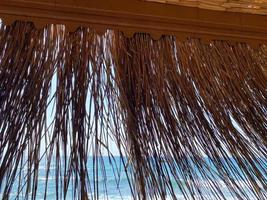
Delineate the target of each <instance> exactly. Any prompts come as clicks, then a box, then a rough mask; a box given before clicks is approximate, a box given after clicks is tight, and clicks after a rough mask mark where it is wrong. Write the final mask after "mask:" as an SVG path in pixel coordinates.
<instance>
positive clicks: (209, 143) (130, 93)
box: [0, 22, 267, 200]
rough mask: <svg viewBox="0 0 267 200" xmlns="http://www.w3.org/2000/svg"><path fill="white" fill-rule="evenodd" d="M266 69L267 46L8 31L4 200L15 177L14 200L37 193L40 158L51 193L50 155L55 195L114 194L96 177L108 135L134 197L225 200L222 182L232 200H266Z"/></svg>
mask: <svg viewBox="0 0 267 200" xmlns="http://www.w3.org/2000/svg"><path fill="white" fill-rule="evenodd" d="M266 66H267V48H266V47H265V46H262V47H261V48H259V49H257V50H254V49H252V48H250V47H249V46H248V45H247V44H241V43H239V44H236V45H230V44H229V43H228V42H227V41H214V42H211V43H210V44H204V43H203V42H202V41H201V40H199V39H188V40H187V41H185V42H180V41H178V40H176V38H175V37H173V36H163V37H162V38H161V39H160V40H157V41H155V40H153V39H152V38H151V37H150V36H149V35H147V34H136V35H135V36H134V37H133V38H126V37H124V35H123V34H122V33H120V32H114V31H110V30H109V31H107V32H106V33H105V34H104V35H102V36H101V35H98V34H96V33H95V31H94V30H92V29H89V28H80V29H78V30H77V31H76V32H74V33H67V32H66V31H65V29H64V27H63V26H59V25H49V26H47V27H46V28H45V29H43V30H37V29H36V28H34V26H33V25H32V24H30V23H24V22H16V23H15V24H13V25H12V26H4V25H2V26H1V29H0V191H2V193H3V199H8V198H9V195H10V191H11V190H12V189H14V187H15V186H14V181H15V180H19V184H18V185H16V187H17V190H16V191H17V192H18V195H19V194H20V193H23V194H24V196H25V197H27V196H28V197H29V198H31V199H35V198H36V191H37V188H38V170H39V164H40V160H41V159H45V160H46V163H47V164H46V166H47V173H46V189H45V191H44V198H46V197H47V196H46V194H47V187H48V179H49V176H50V175H51V173H50V167H51V163H52V161H53V159H54V161H55V163H56V164H55V178H56V191H57V192H56V198H57V199H61V198H62V199H64V198H66V195H67V192H68V190H69V187H70V185H71V184H72V185H73V188H74V191H73V198H78V199H98V198H99V188H101V187H104V188H107V187H108V186H107V183H106V182H105V183H104V185H102V184H101V183H100V181H99V180H100V177H105V165H104V164H103V157H102V156H103V152H104V151H106V152H108V155H109V158H110V162H111V163H113V161H112V160H113V155H112V152H110V151H109V149H110V140H114V141H115V143H116V145H117V147H118V149H119V153H120V155H121V163H122V164H123V167H124V169H125V171H126V173H127V177H128V181H129V184H130V187H131V191H132V196H133V198H135V199H166V196H167V195H169V196H171V197H172V198H173V199H177V197H176V194H175V191H174V185H176V186H177V187H178V189H179V191H180V192H181V193H182V194H183V196H184V198H185V199H203V200H204V199H206V198H207V196H210V197H211V198H212V199H226V198H225V196H224V194H223V192H222V190H221V187H220V185H218V182H216V181H214V180H215V178H216V179H220V180H222V181H223V182H224V183H225V185H226V186H227V188H228V190H229V191H230V192H231V194H232V195H233V197H234V198H236V199H248V198H249V196H248V195H250V196H252V197H255V198H257V199H266V198H267V194H266V191H267V176H266V175H267V164H266V163H267V162H266V161H267V134H266V133H267V77H266V76H265V75H264V73H263V70H264V69H265V68H266ZM53 82H55V85H56V86H55V88H54V90H53V86H52V85H53ZM53 91H54V92H53ZM51 113H53V114H52V115H51ZM42 146H44V147H45V151H44V152H42ZM90 154H92V155H93V157H90V156H89V155H90ZM204 155H205V156H206V157H208V158H209V161H207V160H206V159H204ZM89 159H92V162H93V169H91V170H92V173H91V172H89V169H88V167H87V166H88V163H89V162H90V161H89ZM25 167H26V169H27V171H26V173H25V172H24V171H23V170H22V169H24V168H25ZM118 171H119V170H118V166H117V165H116V164H114V173H115V174H117V175H118V174H119V172H118ZM237 178H238V179H240V180H243V184H245V185H246V186H247V188H248V189H249V194H248V192H247V191H244V189H243V187H241V186H240V185H238V184H237V183H236V182H235V179H237ZM200 179H204V180H206V183H207V187H208V188H209V191H207V190H204V189H202V188H201V187H199V185H198V183H199V180H200ZM171 180H175V181H174V182H173V181H171ZM118 182H119V178H118ZM107 195H108V194H107Z"/></svg>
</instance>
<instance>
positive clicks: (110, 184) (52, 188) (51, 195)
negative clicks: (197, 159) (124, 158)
mask: <svg viewBox="0 0 267 200" xmlns="http://www.w3.org/2000/svg"><path fill="white" fill-rule="evenodd" d="M111 163H112V164H111ZM99 164H100V163H99ZM103 164H104V165H103ZM100 166H105V170H103V169H102V168H101V167H100ZM115 166H116V167H115ZM87 167H88V172H89V176H90V180H91V181H92V182H91V183H90V185H94V184H93V170H94V169H93V159H92V158H89V159H88V166H87ZM46 170H47V169H46V161H45V160H42V161H41V162H40V167H39V176H38V189H37V198H36V199H38V200H41V199H43V198H44V191H45V183H46ZM98 171H99V177H98V181H99V199H100V200H105V199H111V200H119V199H124V200H130V199H132V195H131V189H130V186H129V183H128V179H127V176H126V173H125V171H124V167H123V164H122V162H121V159H120V157H114V159H112V160H110V159H109V157H103V160H102V165H99V170H98ZM114 171H116V172H117V173H114ZM22 172H23V173H25V174H26V173H27V167H24V168H23V169H22ZM101 172H102V173H101ZM104 172H105V173H104ZM55 177H56V176H55V163H51V167H50V175H49V177H48V186H47V199H56V179H55ZM24 181H25V180H24ZM171 181H172V182H173V183H174V184H173V185H174V190H175V194H176V197H177V199H178V200H184V199H185V198H184V197H183V195H182V193H181V192H180V191H179V187H178V186H177V185H175V180H171ZM216 181H217V184H218V186H219V187H220V189H221V190H222V192H223V193H224V195H225V196H226V197H227V200H233V199H235V198H234V197H232V196H231V194H230V193H229V191H228V189H227V186H226V184H225V183H224V181H223V180H221V179H218V180H216ZM181 182H182V181H181ZM18 183H19V180H18V178H17V179H16V180H15V182H14V186H13V189H12V191H11V193H10V196H9V198H10V199H25V198H24V197H25V190H22V192H21V194H20V195H18V192H17V186H18ZM236 183H237V184H238V185H239V186H241V187H246V186H245V185H246V184H245V183H244V180H242V181H241V180H236ZM105 184H106V187H104V185H105ZM198 185H199V187H200V188H201V189H203V190H208V189H209V188H208V187H207V185H208V183H207V181H206V180H199V181H198ZM243 189H244V190H246V188H243ZM1 192H3V191H1ZM107 194H108V196H107ZM91 195H92V196H91V197H93V196H94V193H93V191H92V193H91ZM2 196H3V194H2V193H0V199H2ZM30 197H31V196H30V195H29V199H31V198H30ZM59 198H60V199H63V198H62V197H61V196H59ZM89 198H90V196H89ZM66 199H67V200H71V199H74V191H73V185H72V181H70V185H69V190H68V193H67V198H66ZM167 199H172V198H171V197H167ZM195 199H196V200H197V199H200V198H199V197H197V196H196V197H195ZM205 199H206V200H213V199H212V197H211V196H207V197H206V198H205ZM252 199H255V198H252V197H251V198H249V200H252Z"/></svg>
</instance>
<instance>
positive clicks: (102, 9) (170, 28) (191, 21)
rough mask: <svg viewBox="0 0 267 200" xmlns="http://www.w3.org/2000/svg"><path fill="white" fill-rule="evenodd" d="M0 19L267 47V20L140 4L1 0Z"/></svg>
mask: <svg viewBox="0 0 267 200" xmlns="http://www.w3.org/2000/svg"><path fill="white" fill-rule="evenodd" d="M0 17H1V18H2V19H3V20H4V22H5V23H6V24H10V23H12V22H13V21H15V20H26V21H32V22H34V23H35V25H36V27H42V26H45V25H46V24H50V23H55V24H64V25H66V27H67V29H68V30H69V31H74V30H75V29H76V28H77V27H79V26H87V27H93V28H95V29H97V30H99V31H101V32H103V31H105V30H106V29H115V30H120V31H123V32H124V33H125V34H126V35H128V36H131V35H132V34H134V33H135V32H145V33H150V34H151V35H152V36H153V37H154V38H155V39H157V38H159V37H160V36H161V35H166V34H172V35H175V36H177V37H178V38H180V39H185V38H187V37H194V38H202V39H203V40H207V41H210V40H215V39H216V40H229V41H233V42H236V41H237V42H247V43H250V44H252V45H258V44H267V16H264V15H255V14H245V13H234V12H227V11H212V10H205V9H200V8H193V7H184V6H179V5H167V4H166V5H164V4H160V3H152V2H144V1H139V0H1V1H0Z"/></svg>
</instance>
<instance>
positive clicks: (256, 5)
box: [143, 0, 267, 15]
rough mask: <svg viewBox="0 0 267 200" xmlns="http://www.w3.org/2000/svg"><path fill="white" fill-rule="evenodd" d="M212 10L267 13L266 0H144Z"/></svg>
mask: <svg viewBox="0 0 267 200" xmlns="http://www.w3.org/2000/svg"><path fill="white" fill-rule="evenodd" d="M143 1H152V2H160V3H167V4H177V5H183V6H192V7H199V8H203V9H210V10H221V11H233V12H244V13H255V14H264V15H266V14H267V1H266V0H212V1H211V0H143Z"/></svg>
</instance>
